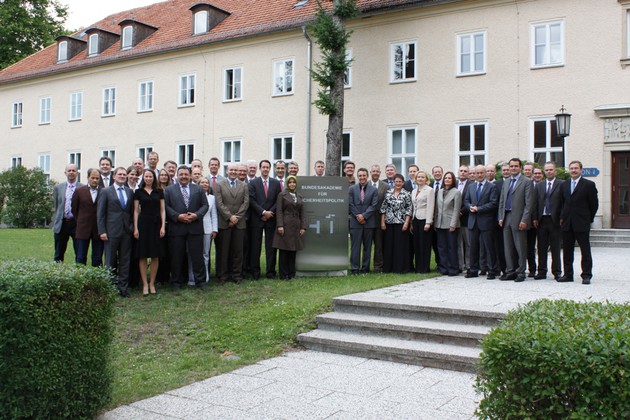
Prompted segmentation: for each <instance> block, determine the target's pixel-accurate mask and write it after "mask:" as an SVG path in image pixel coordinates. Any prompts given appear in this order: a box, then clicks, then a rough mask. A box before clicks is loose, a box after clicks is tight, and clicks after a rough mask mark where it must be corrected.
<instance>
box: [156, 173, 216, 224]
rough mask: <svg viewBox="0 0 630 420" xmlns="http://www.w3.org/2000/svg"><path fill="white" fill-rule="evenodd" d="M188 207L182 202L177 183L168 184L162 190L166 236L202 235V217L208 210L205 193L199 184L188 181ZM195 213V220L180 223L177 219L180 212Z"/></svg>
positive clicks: (182, 197)
mask: <svg viewBox="0 0 630 420" xmlns="http://www.w3.org/2000/svg"><path fill="white" fill-rule="evenodd" d="M188 191H189V196H188V207H186V203H185V202H184V196H183V195H182V189H181V186H180V185H179V184H175V185H169V186H168V187H166V190H165V191H164V205H165V207H166V217H167V219H168V232H167V234H168V236H186V235H203V234H204V230H203V217H204V216H205V214H206V213H207V212H208V199H207V198H206V193H205V192H204V191H203V190H202V189H201V187H200V186H199V185H195V184H193V183H192V182H189V183H188ZM188 212H190V213H195V214H196V215H197V220H195V221H194V222H192V223H182V222H180V221H179V220H177V217H178V216H179V215H180V214H184V213H188Z"/></svg>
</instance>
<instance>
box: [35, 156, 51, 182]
mask: <svg viewBox="0 0 630 420" xmlns="http://www.w3.org/2000/svg"><path fill="white" fill-rule="evenodd" d="M37 167H38V168H39V169H41V170H42V172H43V173H44V175H46V180H47V181H50V155H49V154H41V155H39V156H37Z"/></svg>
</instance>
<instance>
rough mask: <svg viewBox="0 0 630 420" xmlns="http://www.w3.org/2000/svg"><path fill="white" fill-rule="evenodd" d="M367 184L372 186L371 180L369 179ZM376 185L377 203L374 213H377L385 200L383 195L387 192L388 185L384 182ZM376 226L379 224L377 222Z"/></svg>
mask: <svg viewBox="0 0 630 420" xmlns="http://www.w3.org/2000/svg"><path fill="white" fill-rule="evenodd" d="M368 183H369V184H370V185H372V180H371V179H370V180H369V181H368ZM376 185H377V186H376V191H377V192H378V201H377V202H376V211H377V212H378V209H380V208H381V205H382V204H383V200H385V193H386V192H387V191H389V184H388V183H387V182H385V181H378V183H377V184H376ZM372 186H373V185H372ZM376 224H377V225H378V224H379V223H378V222H377V223H376Z"/></svg>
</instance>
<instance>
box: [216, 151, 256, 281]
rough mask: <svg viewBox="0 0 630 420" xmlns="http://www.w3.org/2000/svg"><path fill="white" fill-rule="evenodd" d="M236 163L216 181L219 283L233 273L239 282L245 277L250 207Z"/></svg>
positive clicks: (246, 190) (245, 188) (233, 276)
mask: <svg viewBox="0 0 630 420" xmlns="http://www.w3.org/2000/svg"><path fill="white" fill-rule="evenodd" d="M237 171H238V169H237V166H236V164H234V163H231V164H229V165H228V177H227V178H226V179H223V180H222V181H220V182H218V183H217V188H216V190H215V193H214V196H215V198H216V203H217V212H218V219H219V235H218V241H217V242H218V243H219V246H220V249H221V252H220V258H221V261H220V264H219V266H218V267H217V268H218V269H219V270H220V272H219V273H218V274H217V277H218V279H219V284H224V283H225V282H226V281H227V280H228V279H229V277H230V273H231V275H232V280H234V281H235V282H237V283H240V282H242V281H243V277H242V274H241V273H242V271H243V239H244V237H245V228H246V227H247V224H246V218H245V216H246V213H247V209H248V208H249V188H248V186H247V184H246V183H244V182H239V181H238V180H237V179H236V177H237Z"/></svg>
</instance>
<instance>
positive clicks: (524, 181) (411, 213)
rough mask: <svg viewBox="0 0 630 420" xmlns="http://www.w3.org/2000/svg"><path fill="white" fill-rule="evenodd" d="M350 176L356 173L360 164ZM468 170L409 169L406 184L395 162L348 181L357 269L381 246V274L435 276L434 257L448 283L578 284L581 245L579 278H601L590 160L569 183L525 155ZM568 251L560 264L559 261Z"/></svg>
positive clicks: (575, 169) (551, 166)
mask: <svg viewBox="0 0 630 420" xmlns="http://www.w3.org/2000/svg"><path fill="white" fill-rule="evenodd" d="M350 164H351V166H350V168H349V171H348V170H346V175H347V174H348V172H350V173H352V174H354V164H352V163H351V162H350ZM500 170H501V174H500V176H499V177H497V174H496V167H495V165H487V166H484V165H478V166H475V167H473V168H469V167H468V166H465V165H463V166H460V167H459V169H458V175H457V176H456V175H455V173H453V172H446V173H444V170H443V169H442V167H441V166H435V167H433V168H432V171H431V175H432V178H433V179H432V180H431V179H430V177H429V174H428V173H427V172H425V171H423V170H421V169H420V168H419V167H418V166H417V165H415V164H412V165H409V168H408V171H409V174H408V175H409V176H408V179H407V180H405V179H404V177H403V176H402V175H401V174H398V173H396V167H395V166H394V165H393V164H389V165H386V166H385V175H386V178H385V179H384V180H381V179H380V167H379V166H378V165H373V166H372V168H371V170H370V172H369V173H368V170H367V169H365V168H361V169H359V170H358V171H357V180H358V182H356V181H355V180H354V179H352V180H350V181H349V182H350V183H351V184H354V185H352V186H351V187H350V190H349V198H348V199H349V228H350V238H351V257H350V265H351V272H352V273H353V274H359V273H367V272H368V271H369V268H370V255H371V252H372V248H371V247H372V244H374V263H373V269H374V271H377V272H380V271H382V272H395V273H406V272H410V271H414V270H415V272H417V273H428V272H429V271H430V261H431V251H432V250H433V253H434V255H435V261H436V263H437V269H438V270H439V272H440V273H442V274H444V275H448V276H456V275H459V274H462V273H463V274H464V277H466V278H472V277H478V276H480V275H486V276H487V279H489V280H492V279H496V278H497V277H498V278H500V279H501V280H514V281H516V282H522V281H524V280H525V278H526V277H527V276H528V277H531V278H534V279H537V280H540V279H545V278H546V277H547V273H548V271H549V268H548V253H549V251H551V274H552V275H553V277H554V279H555V280H557V281H558V282H572V281H573V278H574V272H573V261H574V247H575V242H576V241H577V243H578V245H579V247H580V251H581V255H582V261H581V269H582V270H581V277H582V283H583V284H589V283H590V282H591V278H592V276H593V273H592V267H593V260H592V256H591V249H590V242H589V232H590V226H591V223H592V222H593V220H594V218H595V214H596V213H597V209H598V197H597V188H596V186H595V183H594V182H592V181H590V180H588V179H586V178H583V177H582V163H581V162H579V161H573V162H571V163H570V164H569V174H570V180H567V181H563V180H561V179H559V178H557V175H558V174H557V168H556V164H555V163H554V162H546V163H545V165H544V167H543V168H537V167H536V166H535V165H534V164H532V163H526V164H525V165H523V164H522V162H521V160H520V159H518V158H513V159H510V160H509V162H507V163H504V164H503V165H502V166H501V169H500ZM561 250H562V261H563V263H562V264H561V259H560V254H561Z"/></svg>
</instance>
